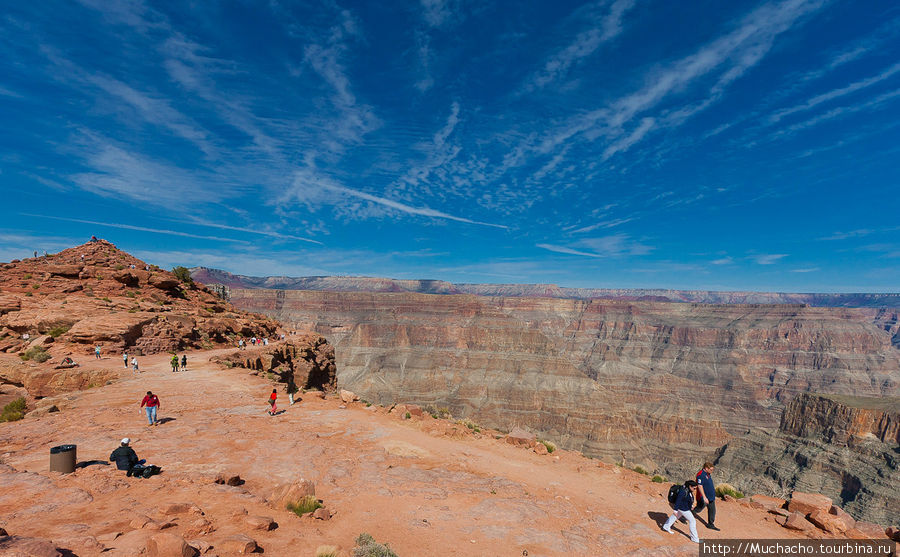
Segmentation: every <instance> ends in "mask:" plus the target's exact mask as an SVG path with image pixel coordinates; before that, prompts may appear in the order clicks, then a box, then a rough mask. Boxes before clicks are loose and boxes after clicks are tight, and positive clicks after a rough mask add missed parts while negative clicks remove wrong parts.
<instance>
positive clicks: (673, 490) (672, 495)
mask: <svg viewBox="0 0 900 557" xmlns="http://www.w3.org/2000/svg"><path fill="white" fill-rule="evenodd" d="M682 489H684V486H683V485H678V484H674V485H672V487H670V488H669V497H668V498H669V506H670V507H672V508H673V509H674V508H675V501H677V500H678V494H679V493H681V490H682Z"/></svg>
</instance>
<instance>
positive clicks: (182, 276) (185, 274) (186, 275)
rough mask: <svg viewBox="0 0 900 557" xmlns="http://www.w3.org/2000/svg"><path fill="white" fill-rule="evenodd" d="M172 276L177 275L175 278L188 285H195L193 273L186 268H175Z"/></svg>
mask: <svg viewBox="0 0 900 557" xmlns="http://www.w3.org/2000/svg"><path fill="white" fill-rule="evenodd" d="M172 274H173V275H175V278H177V279H178V280H180V281H181V282H183V283H185V284H187V285H192V284H194V279H192V278H191V272H190V271H188V270H187V268H185V267H181V266H178V267H173V268H172Z"/></svg>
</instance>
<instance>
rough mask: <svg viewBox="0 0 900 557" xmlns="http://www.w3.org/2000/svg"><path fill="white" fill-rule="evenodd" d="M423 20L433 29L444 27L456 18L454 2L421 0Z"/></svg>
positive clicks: (450, 0) (447, 0) (448, 0)
mask: <svg viewBox="0 0 900 557" xmlns="http://www.w3.org/2000/svg"><path fill="white" fill-rule="evenodd" d="M420 4H421V6H422V18H423V19H424V20H425V22H426V23H427V24H428V25H430V26H431V27H443V26H444V25H446V24H447V23H449V22H451V21H453V20H454V19H455V17H456V13H457V12H456V6H455V4H456V3H455V2H454V1H453V0H420Z"/></svg>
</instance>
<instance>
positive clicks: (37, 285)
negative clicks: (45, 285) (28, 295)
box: [31, 283, 41, 290]
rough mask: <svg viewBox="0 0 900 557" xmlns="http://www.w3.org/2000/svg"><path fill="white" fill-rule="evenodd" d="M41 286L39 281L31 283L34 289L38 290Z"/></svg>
mask: <svg viewBox="0 0 900 557" xmlns="http://www.w3.org/2000/svg"><path fill="white" fill-rule="evenodd" d="M40 287H41V285H40V284H37V283H35V284H32V285H31V288H32V289H34V290H37V289H38V288H40Z"/></svg>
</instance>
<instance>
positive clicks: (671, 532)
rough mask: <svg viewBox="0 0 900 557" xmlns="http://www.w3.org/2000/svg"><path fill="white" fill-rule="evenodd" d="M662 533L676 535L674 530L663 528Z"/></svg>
mask: <svg viewBox="0 0 900 557" xmlns="http://www.w3.org/2000/svg"><path fill="white" fill-rule="evenodd" d="M662 531H663V532H668V533H670V534H674V533H675V532H673V531H672V530H670V529H669V528H663V529H662Z"/></svg>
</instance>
